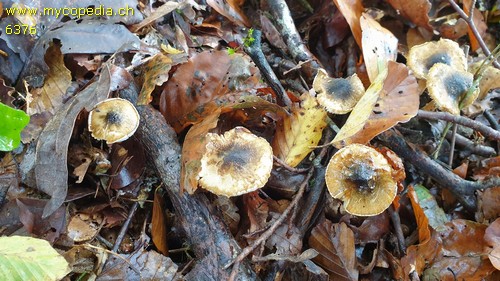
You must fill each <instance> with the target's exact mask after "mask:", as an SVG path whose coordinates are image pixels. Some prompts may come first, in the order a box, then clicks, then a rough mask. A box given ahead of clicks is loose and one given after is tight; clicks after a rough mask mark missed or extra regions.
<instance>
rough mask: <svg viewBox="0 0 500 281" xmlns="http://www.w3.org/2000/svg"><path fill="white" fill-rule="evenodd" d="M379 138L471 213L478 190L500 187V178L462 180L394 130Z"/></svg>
mask: <svg viewBox="0 0 500 281" xmlns="http://www.w3.org/2000/svg"><path fill="white" fill-rule="evenodd" d="M378 138H379V139H380V140H381V141H382V142H383V144H384V145H385V146H387V147H388V148H390V149H391V150H393V151H394V152H395V153H396V154H397V155H398V156H399V157H401V158H403V159H404V160H405V161H406V162H408V163H410V164H412V165H413V166H415V167H416V168H417V169H419V170H420V171H421V172H423V173H424V174H427V175H429V176H431V177H432V178H433V179H434V180H435V181H436V182H437V183H438V184H439V185H440V186H441V187H443V188H446V189H448V190H450V191H451V192H452V193H453V194H454V195H455V196H456V197H457V198H458V200H459V201H460V202H461V203H462V204H463V205H464V207H465V208H466V209H468V210H469V211H474V210H475V209H476V198H475V196H474V193H475V191H476V190H479V189H487V188H491V187H495V186H500V178H491V179H488V180H485V181H475V182H474V181H468V180H464V179H462V178H460V177H459V176H457V175H455V174H454V173H453V172H451V171H449V170H446V169H445V168H443V167H442V166H441V165H439V164H438V163H437V162H435V161H434V160H432V159H431V158H430V157H429V156H427V155H425V154H424V153H422V152H420V151H419V150H418V149H416V148H413V147H411V146H410V145H408V144H407V143H406V141H405V139H404V138H403V137H402V136H401V135H400V134H399V133H396V131H394V130H389V131H386V132H384V133H382V134H380V135H379V136H378Z"/></svg>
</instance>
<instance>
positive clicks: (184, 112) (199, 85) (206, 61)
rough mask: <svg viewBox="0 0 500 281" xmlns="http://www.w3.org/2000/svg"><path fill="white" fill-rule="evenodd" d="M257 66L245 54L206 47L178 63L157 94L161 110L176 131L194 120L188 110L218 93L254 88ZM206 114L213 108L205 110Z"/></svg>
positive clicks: (208, 101) (212, 99) (194, 111)
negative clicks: (183, 61)
mask: <svg viewBox="0 0 500 281" xmlns="http://www.w3.org/2000/svg"><path fill="white" fill-rule="evenodd" d="M257 73H258V69H257V68H256V67H255V66H252V65H251V63H250V60H249V59H248V57H247V56H244V55H240V54H234V55H229V54H228V53H227V51H205V52H202V53H199V54H196V55H194V56H192V57H191V58H190V59H189V60H188V61H187V62H186V63H184V64H182V65H180V66H178V68H177V70H176V71H175V72H174V73H173V74H172V76H171V77H170V78H169V79H168V81H167V82H166V84H165V87H164V89H163V92H162V94H161V98H160V111H161V113H162V114H163V116H165V119H166V120H167V122H168V123H169V124H170V125H171V126H172V127H174V129H175V130H176V132H180V131H182V129H184V128H185V127H187V126H188V125H191V124H193V123H192V120H191V119H192V118H191V116H190V115H191V114H192V113H195V114H196V112H199V111H200V110H199V109H200V107H202V106H204V105H206V104H209V103H210V102H211V101H214V100H215V99H217V98H218V97H221V96H223V95H226V94H229V93H241V92H244V91H247V90H254V89H255V87H256V85H258V83H259V75H256V74H257ZM206 112H207V113H208V114H210V113H211V112H213V110H211V111H206Z"/></svg>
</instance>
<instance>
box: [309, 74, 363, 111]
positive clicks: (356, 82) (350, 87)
mask: <svg viewBox="0 0 500 281" xmlns="http://www.w3.org/2000/svg"><path fill="white" fill-rule="evenodd" d="M313 88H314V90H315V91H316V92H317V93H318V95H317V97H316V98H317V100H318V103H319V104H320V105H321V106H323V107H324V108H325V109H326V110H327V111H328V112H330V113H333V114H345V113H349V112H351V110H352V109H353V108H354V106H355V105H356V103H357V102H358V101H359V100H360V99H361V97H362V96H363V95H364V93H365V88H364V86H363V83H362V82H361V80H360V79H359V77H358V76H357V75H356V74H354V75H352V76H349V77H348V78H330V77H329V76H328V74H327V73H326V71H325V70H324V69H319V71H318V74H316V77H315V78H314V81H313Z"/></svg>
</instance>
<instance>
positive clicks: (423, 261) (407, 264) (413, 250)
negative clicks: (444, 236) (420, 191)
mask: <svg viewBox="0 0 500 281" xmlns="http://www.w3.org/2000/svg"><path fill="white" fill-rule="evenodd" d="M408 197H409V198H410V201H411V206H412V207H413V212H414V214H415V219H416V221H417V228H418V240H419V244H417V245H411V246H409V247H408V249H407V250H406V256H404V257H403V258H402V259H401V265H402V266H403V271H404V273H405V275H406V276H409V275H410V274H411V273H412V272H414V271H415V272H416V273H417V274H418V275H420V274H422V272H423V270H424V269H425V266H426V265H427V264H429V263H432V261H433V260H434V259H435V257H436V255H437V254H438V253H439V251H440V250H441V247H442V246H441V240H440V239H439V237H436V236H435V235H433V233H432V232H431V228H430V227H429V220H428V219H427V217H426V216H425V213H424V210H422V208H421V207H420V205H419V204H418V196H417V194H416V192H415V190H414V189H413V187H412V186H409V187H408Z"/></svg>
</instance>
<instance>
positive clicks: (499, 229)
mask: <svg viewBox="0 0 500 281" xmlns="http://www.w3.org/2000/svg"><path fill="white" fill-rule="evenodd" d="M484 241H486V244H488V245H489V246H490V247H491V251H490V252H489V254H488V258H489V259H490V261H491V264H493V266H494V267H495V268H496V269H497V270H500V218H497V219H496V220H495V221H494V222H492V223H491V224H490V225H489V226H488V227H487V228H486V231H485V232H484Z"/></svg>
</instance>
